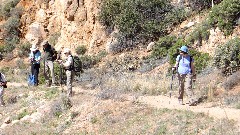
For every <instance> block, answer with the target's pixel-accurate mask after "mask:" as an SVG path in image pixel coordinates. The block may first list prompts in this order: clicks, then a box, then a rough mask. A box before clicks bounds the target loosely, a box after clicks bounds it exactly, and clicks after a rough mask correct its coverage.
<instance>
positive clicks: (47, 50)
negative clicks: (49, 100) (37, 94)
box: [42, 41, 56, 87]
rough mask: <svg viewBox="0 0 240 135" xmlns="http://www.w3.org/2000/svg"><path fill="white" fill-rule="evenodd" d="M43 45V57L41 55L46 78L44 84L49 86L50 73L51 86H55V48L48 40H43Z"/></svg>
mask: <svg viewBox="0 0 240 135" xmlns="http://www.w3.org/2000/svg"><path fill="white" fill-rule="evenodd" d="M42 46H43V51H44V57H43V62H44V77H45V80H46V86H47V87H50V79H49V78H50V75H49V74H50V73H51V77H52V82H51V86H56V83H55V82H56V81H55V75H54V63H53V61H54V57H55V56H54V55H55V54H54V51H55V49H54V48H53V47H52V46H51V45H50V44H49V43H48V41H43V43H42ZM49 70H50V73H49Z"/></svg>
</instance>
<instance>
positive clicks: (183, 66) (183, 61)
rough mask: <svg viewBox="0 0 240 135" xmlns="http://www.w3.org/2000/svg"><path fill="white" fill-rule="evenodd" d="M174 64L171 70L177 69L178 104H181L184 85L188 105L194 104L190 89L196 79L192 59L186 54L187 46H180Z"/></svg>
mask: <svg viewBox="0 0 240 135" xmlns="http://www.w3.org/2000/svg"><path fill="white" fill-rule="evenodd" d="M176 61H177V62H176V64H175V66H174V67H173V68H172V70H173V71H174V70H177V72H178V82H179V88H178V90H179V97H178V101H179V104H181V105H183V94H184V87H185V88H186V93H187V96H188V99H189V106H194V105H196V104H197V102H196V100H195V99H194V93H193V90H192V82H193V80H195V79H196V71H195V67H194V60H193V58H192V57H191V56H190V55H189V54H188V47H187V46H185V45H184V46H182V47H181V48H180V55H178V56H177V58H176Z"/></svg>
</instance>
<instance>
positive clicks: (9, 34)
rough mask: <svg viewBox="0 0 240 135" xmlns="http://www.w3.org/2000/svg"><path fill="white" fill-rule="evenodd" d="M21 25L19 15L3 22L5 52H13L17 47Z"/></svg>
mask: <svg viewBox="0 0 240 135" xmlns="http://www.w3.org/2000/svg"><path fill="white" fill-rule="evenodd" d="M19 26H20V19H19V18H18V17H10V18H9V19H8V20H7V21H6V22H5V23H4V24H3V26H2V27H3V33H4V34H3V38H4V44H5V45H4V49H3V52H6V53H8V52H11V51H12V50H13V49H15V46H16V44H18V43H19V40H20V38H19V35H20V31H19V29H18V27H19Z"/></svg>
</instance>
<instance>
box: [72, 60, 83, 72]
mask: <svg viewBox="0 0 240 135" xmlns="http://www.w3.org/2000/svg"><path fill="white" fill-rule="evenodd" d="M72 58H73V65H72V69H73V71H74V72H81V73H83V69H82V61H81V60H80V58H79V57H78V56H72Z"/></svg>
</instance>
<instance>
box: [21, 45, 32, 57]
mask: <svg viewBox="0 0 240 135" xmlns="http://www.w3.org/2000/svg"><path fill="white" fill-rule="evenodd" d="M29 48H31V44H30V43H29V42H25V43H23V44H21V45H20V46H19V51H18V56H19V57H27V56H28V54H29V52H30V49H29Z"/></svg>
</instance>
